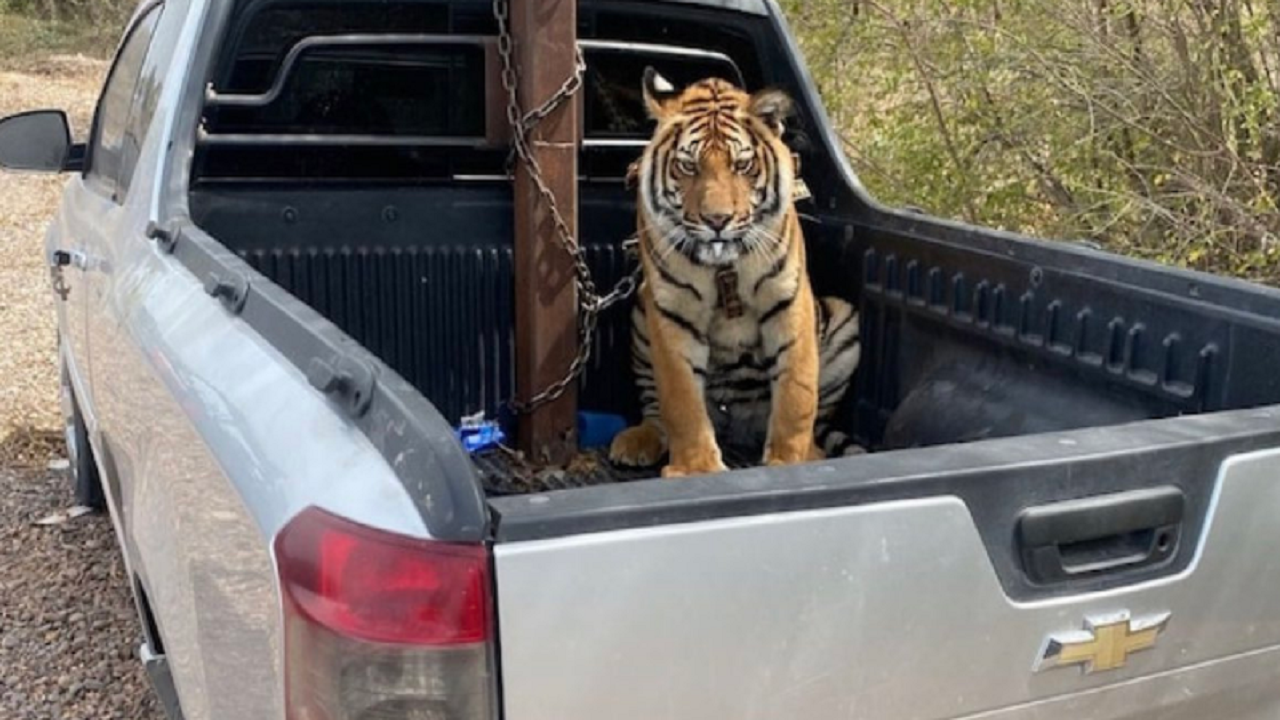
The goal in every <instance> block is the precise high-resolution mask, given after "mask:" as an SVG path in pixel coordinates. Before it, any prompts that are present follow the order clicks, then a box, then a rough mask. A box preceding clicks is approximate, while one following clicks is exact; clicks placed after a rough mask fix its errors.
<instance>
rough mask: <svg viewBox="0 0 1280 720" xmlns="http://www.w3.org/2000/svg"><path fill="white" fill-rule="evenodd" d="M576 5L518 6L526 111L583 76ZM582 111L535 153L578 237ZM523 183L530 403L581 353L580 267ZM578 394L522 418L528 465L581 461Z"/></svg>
mask: <svg viewBox="0 0 1280 720" xmlns="http://www.w3.org/2000/svg"><path fill="white" fill-rule="evenodd" d="M577 5H578V3H577V0H511V33H512V35H513V36H514V38H515V45H516V57H517V58H518V61H519V67H520V99H521V102H522V104H523V105H524V108H525V111H526V112H527V111H529V110H532V109H534V108H537V107H540V106H542V104H543V103H545V102H546V101H547V100H548V99H549V98H551V97H552V95H554V94H555V92H556V90H558V89H559V88H560V86H561V85H562V84H563V83H564V81H565V79H566V78H568V77H570V76H571V75H572V74H573V72H574V68H575V50H576V45H577V23H578V8H577ZM578 102H580V99H579V98H578V97H577V96H575V97H574V99H573V100H572V101H570V102H566V103H564V104H562V105H561V106H560V108H559V109H558V110H556V111H555V112H554V113H552V114H551V115H550V116H549V117H547V118H546V119H545V120H543V121H542V122H541V123H540V124H539V125H538V126H537V127H536V128H535V129H534V130H533V134H532V138H531V143H530V144H531V148H532V151H533V154H534V157H536V158H537V160H538V163H539V165H540V166H541V168H542V175H543V179H544V180H545V182H546V183H547V185H548V186H549V187H550V189H551V191H552V193H554V195H555V198H556V204H557V206H558V207H559V209H560V212H561V214H562V215H563V216H564V218H565V220H566V221H567V222H568V224H569V227H570V228H571V229H572V230H573V232H574V233H575V234H576V233H577V228H578V145H577V141H578V107H579V106H578V104H577V103H578ZM517 168H518V169H517V171H516V178H515V222H516V226H515V276H516V296H515V297H516V308H515V313H516V314H515V323H516V328H515V329H516V355H515V362H516V390H517V393H518V396H519V397H520V398H521V399H522V400H526V401H527V400H529V399H530V398H531V397H533V395H534V394H535V393H538V392H541V391H542V390H544V389H546V388H547V387H549V386H550V385H552V384H553V383H555V382H556V381H558V380H560V379H561V378H563V377H564V375H565V372H566V371H567V370H568V369H569V366H570V364H571V363H572V362H573V359H574V357H575V356H576V355H577V352H578V331H577V290H576V287H575V285H574V272H573V268H574V265H573V261H572V260H571V259H570V257H569V255H568V254H567V253H565V251H564V248H563V247H561V244H560V240H559V238H558V237H557V236H556V228H555V224H554V223H553V222H552V220H551V215H550V213H549V212H548V208H547V207H546V204H545V203H544V202H543V200H542V198H541V196H540V195H539V194H538V191H537V188H536V187H535V186H534V183H533V181H532V179H531V178H530V177H529V173H528V171H527V170H526V168H525V167H524V165H523V163H518V164H517ZM577 410H578V393H577V388H576V384H575V386H574V387H571V388H570V389H569V390H568V391H567V392H565V394H564V395H563V396H561V397H560V399H558V400H556V401H554V402H551V403H548V404H546V405H543V406H542V407H540V408H538V409H536V410H534V411H533V412H531V413H530V414H527V415H525V416H523V417H521V418H520V421H519V430H518V435H517V441H518V445H519V448H520V449H521V450H522V451H524V453H525V454H526V456H527V457H529V458H530V459H532V460H534V461H537V462H540V463H551V464H557V465H560V464H564V463H566V462H568V460H569V459H570V458H571V457H572V456H573V454H574V453H575V452H576V451H577Z"/></svg>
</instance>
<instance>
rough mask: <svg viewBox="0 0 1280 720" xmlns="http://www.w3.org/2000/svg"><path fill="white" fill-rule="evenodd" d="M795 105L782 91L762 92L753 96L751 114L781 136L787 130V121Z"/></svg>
mask: <svg viewBox="0 0 1280 720" xmlns="http://www.w3.org/2000/svg"><path fill="white" fill-rule="evenodd" d="M794 109H795V105H794V104H793V103H792V102H791V97H790V96H789V95H787V94H786V93H784V92H782V91H781V90H761V91H760V92H758V93H756V94H755V95H752V96H751V114H752V115H755V116H756V117H758V118H760V119H761V120H762V121H763V122H764V124H765V125H768V126H769V128H770V129H771V130H773V131H774V132H775V133H777V134H778V135H779V136H781V135H782V134H783V133H784V132H786V129H787V120H789V119H790V118H791V113H792V111H793V110H794Z"/></svg>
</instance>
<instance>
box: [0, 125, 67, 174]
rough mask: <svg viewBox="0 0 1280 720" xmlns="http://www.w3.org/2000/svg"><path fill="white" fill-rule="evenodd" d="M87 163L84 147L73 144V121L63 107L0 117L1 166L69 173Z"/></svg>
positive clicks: (21, 169) (22, 169) (28, 170)
mask: <svg viewBox="0 0 1280 720" xmlns="http://www.w3.org/2000/svg"><path fill="white" fill-rule="evenodd" d="M83 166H84V146H83V145H73V144H72V143H71V124H70V123H69V122H68V121H67V114H66V113H65V112H63V111H61V110H36V111H33V112H25V113H20V114H18V115H10V116H9V117H7V118H4V119H3V120H0V168H2V169H5V170H19V171H27V172H52V173H56V172H66V171H71V170H79V169H81V168H82V167H83Z"/></svg>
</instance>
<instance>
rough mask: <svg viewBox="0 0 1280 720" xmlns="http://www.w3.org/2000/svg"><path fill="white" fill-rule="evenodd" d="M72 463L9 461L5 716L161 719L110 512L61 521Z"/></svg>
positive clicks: (0, 479)
mask: <svg viewBox="0 0 1280 720" xmlns="http://www.w3.org/2000/svg"><path fill="white" fill-rule="evenodd" d="M71 504H72V494H71V491H70V485H69V482H68V480H67V478H66V475H65V473H63V472H54V471H43V470H42V471H32V470H5V469H3V468H0V568H2V569H3V570H0V718H5V720H88V719H89V718H94V719H95V720H96V719H97V718H103V719H104V720H105V719H107V718H111V719H115V718H119V719H120V720H162V718H163V717H164V714H163V712H161V710H160V709H159V705H158V703H157V701H156V697H155V694H154V693H153V692H152V690H151V686H150V684H149V682H148V680H147V678H146V673H145V672H144V671H143V669H142V665H141V663H140V662H139V661H138V658H137V652H138V646H139V645H140V643H141V637H142V632H141V628H140V626H139V623H138V618H137V614H136V613H135V612H134V609H133V600H132V598H131V596H130V594H129V586H128V582H127V581H126V578H125V571H124V564H123V562H122V561H121V558H120V551H119V549H118V548H117V546H116V539H115V533H114V531H113V530H112V528H111V521H110V520H109V519H108V518H107V517H106V516H105V515H97V514H95V515H85V516H83V517H79V518H75V519H72V520H68V521H67V522H65V523H63V524H59V525H49V526H37V525H36V524H35V523H36V521H37V520H40V519H41V518H44V517H47V516H49V515H51V514H53V513H56V512H59V511H64V510H66V509H67V507H68V506H70V505H71Z"/></svg>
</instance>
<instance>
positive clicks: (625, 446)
mask: <svg viewBox="0 0 1280 720" xmlns="http://www.w3.org/2000/svg"><path fill="white" fill-rule="evenodd" d="M666 454H667V438H666V435H665V434H664V433H663V432H662V430H660V429H658V428H657V427H655V426H654V425H652V424H650V423H643V424H640V425H636V426H635V427H632V428H627V429H626V430H623V431H622V432H621V433H619V434H618V436H617V437H616V438H614V439H613V444H612V445H610V446H609V460H611V461H612V462H613V463H614V464H615V465H624V466H626V467H653V466H654V465H657V464H658V462H659V461H661V460H662V456H663V455H666Z"/></svg>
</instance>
